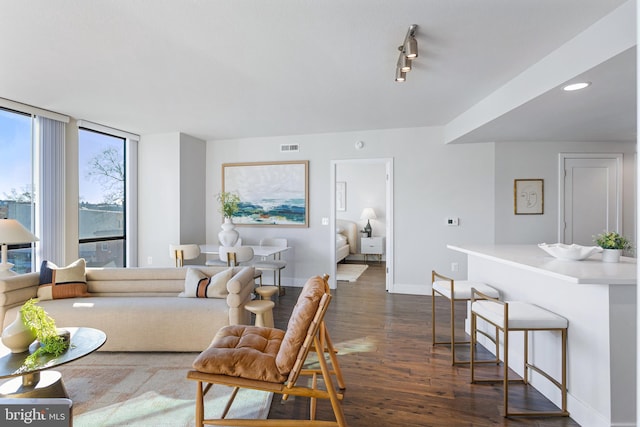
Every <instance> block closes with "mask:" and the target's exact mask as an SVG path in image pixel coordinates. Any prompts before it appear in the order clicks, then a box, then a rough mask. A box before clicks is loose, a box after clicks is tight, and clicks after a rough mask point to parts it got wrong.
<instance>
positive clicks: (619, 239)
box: [593, 231, 632, 250]
mask: <svg viewBox="0 0 640 427" xmlns="http://www.w3.org/2000/svg"><path fill="white" fill-rule="evenodd" d="M593 241H594V242H596V245H598V246H600V247H601V248H602V249H621V250H629V249H631V248H632V246H631V242H630V241H629V239H627V238H626V237H624V236H622V235H620V234H618V233H616V232H615V231H605V232H604V233H602V234H598V235H597V236H594V238H593Z"/></svg>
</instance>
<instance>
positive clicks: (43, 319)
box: [20, 298, 69, 366]
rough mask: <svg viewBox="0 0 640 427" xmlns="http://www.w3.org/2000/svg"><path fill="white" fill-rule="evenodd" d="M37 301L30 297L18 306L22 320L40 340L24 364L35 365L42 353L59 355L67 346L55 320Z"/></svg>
mask: <svg viewBox="0 0 640 427" xmlns="http://www.w3.org/2000/svg"><path fill="white" fill-rule="evenodd" d="M37 302H38V300H37V299H36V298H31V299H30V300H28V301H27V302H25V303H24V304H23V305H22V307H21V308H20V316H21V317H22V321H23V322H24V324H25V325H26V326H27V328H29V329H30V330H31V332H33V333H34V334H35V336H36V339H37V340H38V341H40V347H38V349H37V350H36V351H34V352H33V353H32V354H30V355H29V356H28V357H27V359H26V360H25V365H26V366H30V365H35V363H36V361H37V359H38V357H40V355H42V354H53V355H54V356H60V355H61V354H62V353H64V352H65V351H66V350H67V348H69V343H68V342H67V341H66V340H65V339H64V337H62V336H60V335H59V333H58V328H56V322H55V321H54V320H53V319H52V318H51V317H50V316H49V315H48V314H47V312H46V311H45V310H44V308H42V307H41V306H39V305H37Z"/></svg>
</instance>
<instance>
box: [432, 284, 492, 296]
mask: <svg viewBox="0 0 640 427" xmlns="http://www.w3.org/2000/svg"><path fill="white" fill-rule="evenodd" d="M471 288H475V289H476V290H478V291H480V292H482V293H483V294H485V295H488V296H490V297H491V298H498V297H499V296H500V294H499V293H498V291H497V290H496V289H494V288H492V287H491V286H489V285H487V284H486V283H482V282H474V281H470V280H456V281H455V286H454V289H453V299H471ZM433 289H434V290H435V291H436V292H438V293H439V294H441V295H442V296H444V297H447V298H449V299H452V298H451V282H449V281H445V280H436V281H435V282H433Z"/></svg>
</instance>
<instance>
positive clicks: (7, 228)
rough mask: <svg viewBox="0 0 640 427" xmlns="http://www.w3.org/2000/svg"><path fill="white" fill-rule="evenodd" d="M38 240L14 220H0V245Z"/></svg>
mask: <svg viewBox="0 0 640 427" xmlns="http://www.w3.org/2000/svg"><path fill="white" fill-rule="evenodd" d="M38 240H39V239H38V238H37V237H36V236H34V235H33V233H31V232H30V231H29V230H27V229H26V228H25V227H24V226H23V225H22V224H20V223H19V222H18V221H16V220H15V219H0V244H2V245H15V244H18V243H30V242H37V241H38Z"/></svg>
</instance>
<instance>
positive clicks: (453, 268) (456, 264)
mask: <svg viewBox="0 0 640 427" xmlns="http://www.w3.org/2000/svg"><path fill="white" fill-rule="evenodd" d="M451 271H458V263H457V262H452V263H451Z"/></svg>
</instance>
